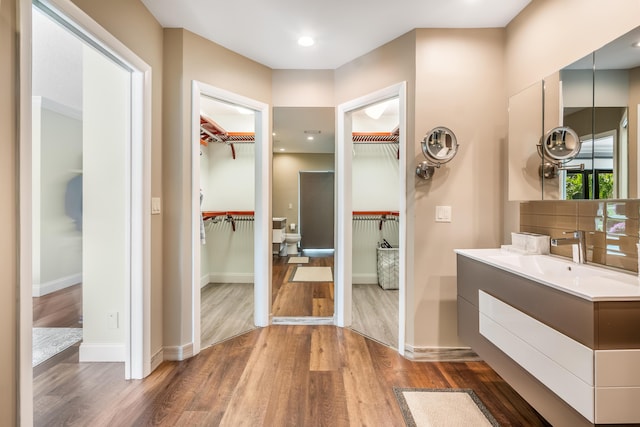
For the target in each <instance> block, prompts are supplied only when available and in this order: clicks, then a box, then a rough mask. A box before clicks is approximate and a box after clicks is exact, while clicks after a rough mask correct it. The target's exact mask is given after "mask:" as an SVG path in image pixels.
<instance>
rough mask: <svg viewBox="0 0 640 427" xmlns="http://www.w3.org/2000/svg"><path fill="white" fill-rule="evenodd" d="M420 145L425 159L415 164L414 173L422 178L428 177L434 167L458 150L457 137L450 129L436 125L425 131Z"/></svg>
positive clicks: (451, 157)
mask: <svg viewBox="0 0 640 427" xmlns="http://www.w3.org/2000/svg"><path fill="white" fill-rule="evenodd" d="M420 146H421V148H422V154H423V155H424V157H425V158H426V159H427V160H426V161H423V162H422V163H420V164H419V165H418V166H417V168H416V175H418V176H419V177H420V178H422V179H430V178H431V177H432V176H433V173H434V172H435V168H439V167H440V165H442V164H444V163H447V162H448V161H450V160H451V159H453V158H454V157H455V155H456V153H457V152H458V139H457V138H456V135H455V134H454V133H453V131H452V130H451V129H448V128H446V127H444V126H438V127H436V128H433V129H431V130H430V131H429V132H427V134H426V135H425V136H424V138H422V141H421V143H420Z"/></svg>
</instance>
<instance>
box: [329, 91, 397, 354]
mask: <svg viewBox="0 0 640 427" xmlns="http://www.w3.org/2000/svg"><path fill="white" fill-rule="evenodd" d="M396 97H397V98H398V99H399V104H400V110H399V117H400V123H399V129H400V140H399V142H398V145H399V150H400V160H399V162H400V172H399V173H400V188H398V193H399V197H400V200H399V206H400V218H399V232H400V245H399V251H398V253H399V263H400V264H399V272H400V274H399V284H398V289H399V292H398V293H399V313H398V315H399V318H398V352H399V353H400V354H401V355H404V347H405V344H404V341H405V324H406V282H407V280H406V277H407V261H406V260H407V253H406V251H407V156H406V149H407V145H406V140H407V107H406V106H407V84H406V82H401V83H398V84H395V85H392V86H389V87H387V88H384V89H381V90H379V91H376V92H373V93H370V94H368V95H365V96H362V97H360V98H357V99H354V100H351V101H347V102H345V103H343V104H340V105H338V109H337V112H336V115H337V119H336V122H337V128H338V129H337V136H338V145H337V149H336V171H337V177H336V188H337V209H336V217H337V218H336V224H337V226H336V256H335V269H336V273H335V275H336V290H335V298H336V301H335V306H336V308H335V311H336V324H337V325H338V326H341V327H346V326H350V325H351V322H352V303H353V302H352V285H353V283H352V270H353V264H352V238H353V234H352V233H353V230H352V187H351V186H352V176H351V174H352V158H353V141H352V132H351V129H352V124H351V113H353V112H354V111H355V110H359V109H361V108H363V107H366V106H367V105H371V104H374V103H376V102H380V101H384V100H386V99H390V98H396Z"/></svg>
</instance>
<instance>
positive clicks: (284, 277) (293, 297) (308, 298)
mask: <svg viewBox="0 0 640 427" xmlns="http://www.w3.org/2000/svg"><path fill="white" fill-rule="evenodd" d="M305 256H307V255H306V254H305ZM298 265H304V266H308V267H331V270H332V271H333V254H330V255H327V254H325V255H324V256H318V255H315V254H314V256H310V257H309V263H308V264H289V257H281V256H277V255H274V257H273V281H272V298H273V299H272V301H273V304H272V311H271V312H272V313H273V316H274V317H307V316H314V317H331V316H333V306H334V293H333V282H291V279H292V275H293V272H294V271H295V269H296V267H297V266H298Z"/></svg>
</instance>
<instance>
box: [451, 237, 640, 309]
mask: <svg viewBox="0 0 640 427" xmlns="http://www.w3.org/2000/svg"><path fill="white" fill-rule="evenodd" d="M455 252H456V253H457V254H459V255H462V256H466V257H469V258H473V259H475V260H477V261H480V262H484V263H486V264H490V265H493V266H494V267H497V268H500V269H502V270H505V271H508V272H510V273H513V274H517V275H519V276H522V277H526V278H528V279H531V280H534V281H536V282H539V283H541V284H543V285H547V286H550V287H553V288H556V289H559V290H561V291H564V292H567V293H570V294H572V295H576V296H579V297H581V298H584V299H587V300H590V301H621V300H624V301H638V300H640V280H639V279H638V276H637V275H636V274H631V273H627V272H622V271H616V270H611V269H608V268H604V267H598V266H596V265H594V264H576V263H574V262H573V261H571V260H570V259H567V258H563V257H558V256H555V255H529V254H519V253H516V252H510V251H508V250H504V249H456V250H455Z"/></svg>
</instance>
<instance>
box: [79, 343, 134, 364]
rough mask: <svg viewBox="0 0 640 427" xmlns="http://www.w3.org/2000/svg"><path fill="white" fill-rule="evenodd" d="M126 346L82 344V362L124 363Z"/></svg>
mask: <svg viewBox="0 0 640 427" xmlns="http://www.w3.org/2000/svg"><path fill="white" fill-rule="evenodd" d="M124 355H125V348H124V344H111V343H110V344H98V343H85V342H83V343H82V344H80V362H124V359H125V357H124Z"/></svg>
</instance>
